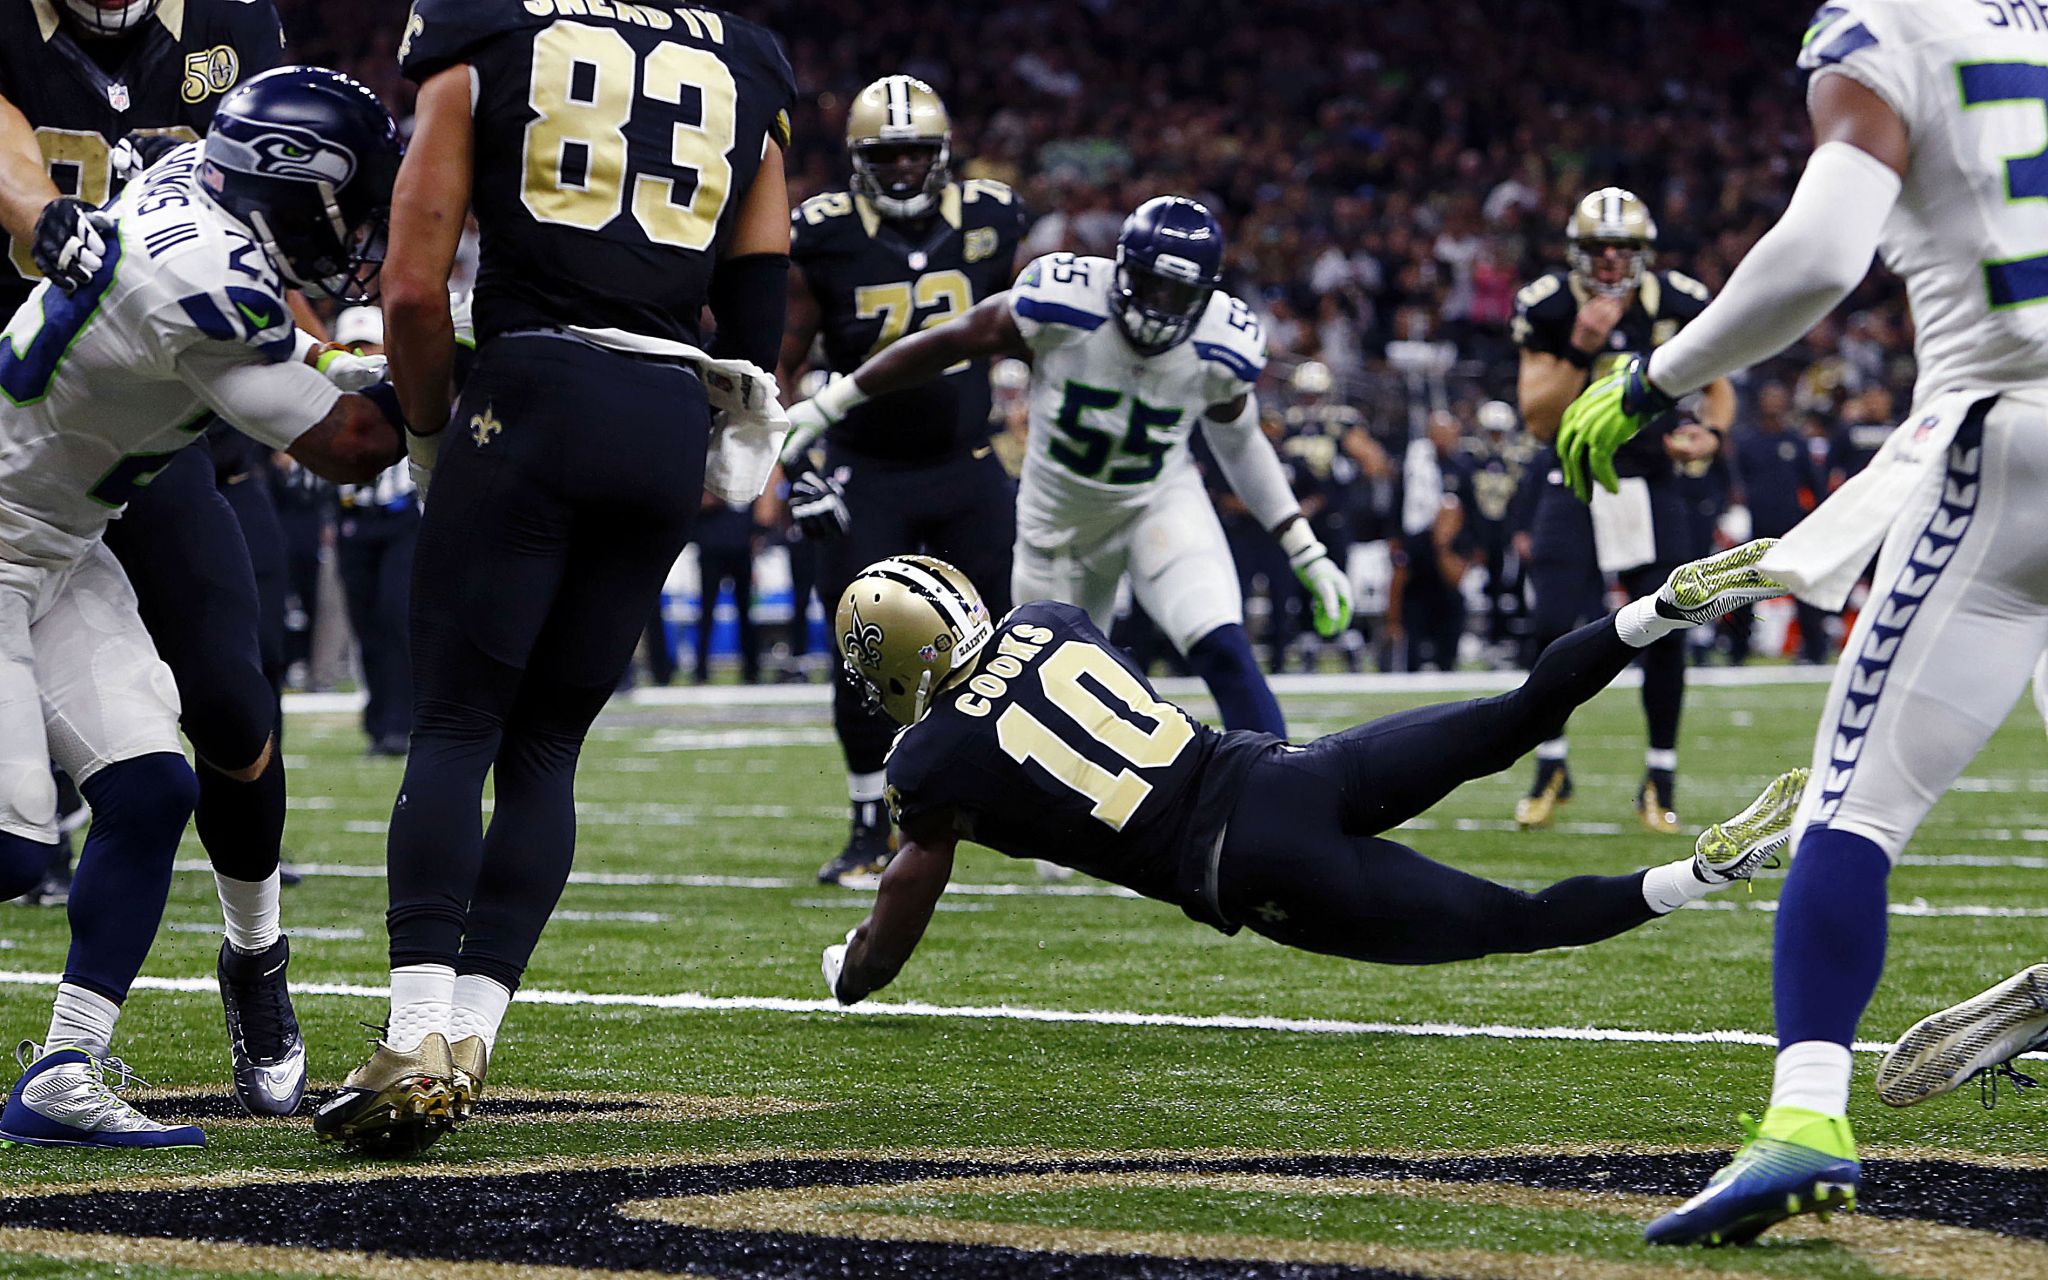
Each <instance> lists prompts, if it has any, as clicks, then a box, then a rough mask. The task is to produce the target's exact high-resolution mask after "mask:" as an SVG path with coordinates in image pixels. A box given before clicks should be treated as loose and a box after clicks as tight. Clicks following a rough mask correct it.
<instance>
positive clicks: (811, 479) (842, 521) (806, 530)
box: [789, 467, 853, 540]
mask: <svg viewBox="0 0 2048 1280" xmlns="http://www.w3.org/2000/svg"><path fill="white" fill-rule="evenodd" d="M789 514H790V515H791V516H793V517H794V518H795V519H796V527H797V530H798V532H800V533H802V534H803V535H804V537H806V538H810V539H813V540H815V539H819V538H837V537H840V536H841V535H843V534H844V533H845V532H846V531H847V530H848V529H850V528H852V527H853V517H852V515H850V514H849V513H848V512H847V510H846V490H845V489H844V488H842V487H841V486H840V483H839V482H838V481H837V480H834V479H833V478H832V477H830V476H827V475H820V474H819V473H818V472H817V471H816V470H815V469H813V468H810V467H806V468H804V470H803V471H802V472H801V473H800V474H799V475H798V476H797V478H796V479H795V480H793V481H791V482H790V486H789Z"/></svg>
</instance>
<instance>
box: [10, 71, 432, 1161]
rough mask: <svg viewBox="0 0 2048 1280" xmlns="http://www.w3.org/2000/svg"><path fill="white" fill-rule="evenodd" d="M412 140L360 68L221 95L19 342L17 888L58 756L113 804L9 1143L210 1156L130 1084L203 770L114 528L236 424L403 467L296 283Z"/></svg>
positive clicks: (362, 212)
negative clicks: (133, 1028) (195, 767)
mask: <svg viewBox="0 0 2048 1280" xmlns="http://www.w3.org/2000/svg"><path fill="white" fill-rule="evenodd" d="M398 155H399V143H398V133H397V128H396V126H395V125H393V123H392V121H391V117H390V116H389V115H388V114H387V113H386V112H385V110H384V108H383V107H382V106H381V105H379V104H378V102H377V99H376V97H375V95H373V94H372V93H371V92H370V91H369V90H368V89H366V88H364V87H363V86H362V85H360V84H357V83H356V82H355V81H353V80H351V79H349V78H348V77H346V76H343V75H341V74H340V73H338V72H333V71H326V70H322V69H320V68H312V67H285V68H280V69H278V70H276V71H273V72H269V73H267V74H265V75H263V76H259V77H256V78H255V79H252V80H250V81H249V82H248V83H247V84H246V85H244V86H243V87H242V88H240V89H238V90H236V91H235V92H234V93H233V94H231V95H230V96H229V97H228V98H227V99H226V100H225V101H223V102H222V104H221V106H220V109H219V112H218V113H217V115H216V117H215V123H214V129H213V132H212V134H211V135H210V136H209V137H208V139H207V140H206V141H205V142H204V143H198V144H188V145H186V146H184V147H181V148H179V149H178V150H176V151H174V152H172V153H171V154H170V155H169V156H168V157H166V158H165V159H164V160H163V161H162V162H161V163H159V164H158V165H157V166H156V167H155V168H153V169H151V170H150V171H149V172H148V174H147V175H145V176H144V178H143V179H142V180H141V181H139V182H137V183H135V184H133V185H131V186H130V188H129V189H128V191H127V192H126V193H124V194H123V195H122V197H121V198H120V199H119V200H117V201H116V202H115V203H114V204H113V205H111V206H110V207H109V208H108V210H107V215H108V216H107V219H106V220H105V221H104V222H103V223H102V226H103V229H104V232H105V236H104V248H103V253H102V255H101V260H100V261H99V262H98V264H97V266H96V267H95V269H94V270H93V272H92V274H91V276H90V278H89V279H88V280H87V281H86V282H85V283H84V284H83V285H82V286H80V287H79V288H78V289H77V291H76V292H73V293H68V294H67V293H65V292H63V291H62V290H60V289H59V288H58V287H57V286H56V285H54V284H51V283H44V284H43V285H41V286H39V287H38V288H37V289H36V291H35V292H34V293H33V294H31V295H30V297H29V299H28V301H27V302H25V303H23V304H22V306H21V309H20V310H18V311H16V312H15V314H14V318H13V320H12V322H11V323H10V324H9V325H8V328H7V331H6V334H5V336H4V338H0V395H4V399H0V898H6V897H11V896H13V895H14V894H16V893H18V892H20V891H21V890H22V889H24V888H26V887H28V886H29V885H30V884H33V883H34V882H35V880H36V879H37V878H38V877H39V876H40V875H41V874H42V869H43V867H44V866H45V865H47V863H48V862H49V846H50V845H51V844H52V843H54V842H55V840H56V838H57V827H56V822H55V811H56V789H55V786H54V784H53V783H52V782H51V779H50V769H49V762H50V761H51V760H53V759H54V760H55V761H56V762H57V763H58V764H59V765H60V766H62V767H63V769H64V771H65V772H66V773H68V774H69V775H70V776H71V777H72V778H74V779H76V780H77V782H78V786H79V790H80V791H81V792H83V793H84V795H85V798H86V799H87V800H88V801H89V802H90V803H91V805H92V808H93V823H92V832H91V835H90V836H89V838H88V839H87V841H86V845H85V850H84V853H83V855H82V856H81V858H80V861H79V867H78V873H77V877H76V880H75V881H74V885H73V888H72V893H71V903H70V918H71V922H72V943H71V952H70V955H69V957H68V959H67V961H66V963H65V971H64V978H63V981H62V983H61V984H60V985H59V986H58V988H57V997H56V1007H55V1012H54V1014H53V1016H52V1018H51V1021H50V1028H49V1033H48V1035H47V1036H46V1037H45V1039H44V1041H43V1043H42V1044H41V1045H40V1046H35V1045H33V1044H30V1045H29V1046H27V1047H26V1048H25V1049H24V1051H23V1053H22V1055H21V1056H22V1058H23V1066H24V1067H25V1071H24V1072H23V1074H22V1076H21V1078H20V1080H19V1081H18V1082H17V1083H16V1084H15V1086H14V1088H13V1090H12V1091H11V1093H10V1094H9V1096H8V1098H7V1102H6V1107H5V1110H4V1112H0V1144H5V1143H23V1144H28V1145H36V1146H95V1147H179V1146H198V1145H203V1142H204V1139H203V1137H202V1136H201V1134H200V1132H199V1130H197V1129H196V1128H193V1127H192V1126H189V1125H180V1126H166V1125H161V1124H158V1123H156V1122H154V1121H151V1120H149V1119H148V1118H146V1117H144V1116H143V1115H141V1114H140V1113H139V1112H137V1111H135V1110H134V1109H133V1108H132V1107H129V1106H128V1105H127V1104H126V1103H124V1102H122V1101H121V1100H120V1099H119V1098H117V1097H116V1096H115V1095H114V1094H113V1092H112V1091H111V1089H110V1087H109V1081H108V1067H107V1065H106V1064H109V1063H111V1062H114V1061H116V1060H113V1059H110V1058H109V1057H108V1054H109V1047H110V1042H111V1041H112V1038H113V1033H114V1024H115V1021H116V1019H117V1018H118V1017H119V1015H120V1011H121V1004H122V1002H123V1001H124V1000H125V999H126V997H127V994H128V990H129V987H130V985H131V984H132V983H133V981H134V979H135V975H136V974H137V972H139V971H140V969H141V967H142V962H143V959H144V958H145V957H146V956H147V954H148V952H149V946H150V943H151V941H152V940H153V939H154V938H155V936H156V932H157V926H158V924H159V923H160V922H161V920H162V916H163V908H164V901H165V899H166V897H167V895H168V894H169V891H170V878H171V861H172V857H173V855H174V854H175V853H176V851H177V847H178V840H179V837H180V835H181V834H182V833H183V831H184V827H185V822H186V819H187V818H189V817H190V816H191V813H192V807H193V803H194V799H195V796H196V794H197V787H198V784H197V782H196V780H195V779H194V777H193V774H192V770H191V767H190V766H189V765H187V764H186V762H185V757H184V755H183V753H182V752H181V750H180V748H179V742H178V697H177V690H176V687H175V685H174V684H173V682H172V679H171V675H170V671H169V669H168V668H167V667H166V666H165V665H164V664H163V662H162V661H160V660H159V659H158V657H157V654H156V650H155V648H154V647H153V646H152V645H151V643H150V639H149V633H148V632H147V631H145V630H144V629H143V625H142V619H141V617H140V616H139V615H138V613H137V611H136V604H135V595H134V592H133V591H132V589H131V588H130V587H129V584H128V579H127V578H126V576H124V575H123V573H122V571H121V568H120V566H119V564H118V563H116V561H115V560H114V558H113V556H112V554H111V553H110V552H109V551H108V550H107V549H106V547H105V546H104V545H103V543H102V542H101V540H100V539H101V535H102V534H103V533H104V532H105V529H106V526H107V522H108V521H109V520H110V519H113V518H115V517H117V516H118V515H119V513H120V510H121V507H122V505H123V504H124V503H125V502H126V501H127V500H128V498H129V497H130V496H131V495H132V494H133V493H134V492H135V490H136V488H137V487H139V486H141V485H143V484H147V483H148V481H149V478H150V476H152V475H153V474H155V472H156V471H157V470H158V469H159V468H161V467H162V466H164V465H165V464H166V463H167V462H168V461H169V460H170V458H171V457H172V456H173V454H174V453H175V451H176V450H177V449H179V448H180V447H182V446H183V445H185V444H186V443H188V442H189V441H190V440H191V438H192V436H193V434H194V433H195V432H197V431H198V430H199V429H200V428H201V427H203V426H204V425H205V424H206V422H207V421H208V420H209V419H210V418H211V416H212V415H213V414H215V413H218V414H220V415H221V416H222V417H225V418H227V419H229V420H230V421H232V422H234V423H235V424H236V425H238V426H239V427H241V428H242V429H243V430H245V431H247V432H249V433H250V434H251V435H253V436H255V437H256V438H257V439H259V440H261V441H263V442H264V443H266V444H268V445H270V446H271V447H273V448H277V449H283V450H286V451H288V452H290V453H291V454H292V455H293V456H294V457H296V458H297V459H299V460H300V461H301V462H303V463H304V464H305V465H306V466H308V467H309V468H311V469H312V470H314V471H317V472H319V473H320V474H322V475H325V476H327V477H329V478H331V479H335V480H341V481H362V480H367V479H369V478H371V477H373V476H374V475H376V473H377V472H378V471H379V470H381V469H382V468H383V467H384V466H386V465H388V464H389V463H391V462H392V461H394V460H395V459H397V458H398V457H399V456H401V453H402V445H401V438H400V433H399V428H398V426H397V425H395V424H396V423H397V421H398V414H397V409H396V403H397V402H396V398H395V397H394V396H393V395H392V394H391V391H390V388H389V387H388V386H375V387H372V388H370V389H369V390H368V391H367V392H366V394H363V395H344V394H343V393H342V392H341V391H340V390H339V389H338V388H337V386H336V385H335V383H334V382H332V381H330V380H329V379H328V378H326V377H323V376H321V374H320V373H317V372H315V371H314V369H313V368H310V367H308V364H309V363H312V362H315V361H317V360H318V359H319V357H320V356H321V355H323V354H325V353H323V352H320V351H318V350H316V348H315V346H314V343H313V340H312V339H311V338H303V337H300V336H299V335H298V334H297V332H296V330H295V329H294V327H293V324H292V320H291V315H290V312H289V311H287V310H286V308H285V305H284V300H283V296H282V291H283V288H284V287H285V285H287V284H290V285H295V286H299V287H312V288H314V289H319V288H322V287H323V286H334V287H339V285H340V283H341V280H342V278H344V277H350V276H352V275H353V274H354V273H355V271H356V269H357V268H358V267H359V266H361V265H363V264H361V263H360V262H359V256H360V249H361V245H362V243H363V242H364V241H365V240H367V239H373V238H374V237H373V236H371V235H369V234H368V233H369V232H370V231H371V230H372V229H373V226H374V224H378V223H381V221H382V218H383V216H384V210H385V209H386V207H388V205H389V202H390V193H391V182H392V178H393V176H394V174H395V173H396V171H397V164H398ZM349 363H350V365H351V367H352V368H356V369H358V371H359V368H360V365H361V364H362V362H360V361H351V362H349ZM300 1070H303V1068H300ZM119 1072H120V1069H119V1068H115V1069H114V1074H116V1075H118V1074H119Z"/></svg>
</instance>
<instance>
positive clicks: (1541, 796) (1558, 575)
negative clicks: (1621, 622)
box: [1515, 530, 1604, 830]
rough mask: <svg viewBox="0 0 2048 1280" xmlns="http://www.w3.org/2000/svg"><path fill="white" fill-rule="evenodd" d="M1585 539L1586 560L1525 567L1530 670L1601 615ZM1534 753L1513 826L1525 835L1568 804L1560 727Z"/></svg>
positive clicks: (1566, 753) (1550, 560)
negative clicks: (1533, 770) (1560, 642)
mask: <svg viewBox="0 0 2048 1280" xmlns="http://www.w3.org/2000/svg"><path fill="white" fill-rule="evenodd" d="M1561 536H1563V535H1562V534H1560V533H1558V532H1555V531H1553V532H1551V533H1550V535H1549V537H1550V539H1551V540H1552V541H1553V542H1554V541H1556V540H1557V539H1558V538H1559V537H1561ZM1585 536H1586V546H1587V558H1586V559H1584V560H1570V559H1560V558H1557V557H1554V556H1550V557H1545V558H1542V559H1537V560H1535V561H1533V562H1531V564H1530V565H1529V569H1528V573H1527V575H1526V581H1527V583H1528V590H1529V638H1530V643H1531V645H1532V647H1533V653H1532V655H1531V657H1530V659H1529V665H1530V666H1531V667H1534V666H1535V664H1536V659H1537V658H1538V657H1539V656H1540V655H1542V654H1543V653H1545V652H1547V651H1548V650H1549V648H1550V646H1551V645H1552V644H1555V643H1556V642H1557V641H1558V640H1560V639H1562V638H1563V637H1564V636H1566V635H1569V634H1570V633H1571V632H1572V631H1573V630H1574V629H1576V628H1577V627H1579V626H1580V625H1581V624H1583V623H1584V622H1586V621H1587V620H1588V619H1591V618H1597V617H1598V616H1599V615H1600V613H1601V612H1602V609H1601V595H1602V592H1603V590H1604V588H1603V587H1602V585H1601V581H1600V573H1599V570H1597V569H1596V568H1594V567H1593V562H1592V559H1591V554H1592V552H1591V547H1592V533H1591V532H1590V530H1589V531H1588V532H1587V533H1586V535H1585ZM1535 751H1536V774H1535V778H1534V780H1533V781H1532V782H1531V783H1530V785H1529V791H1528V794H1526V795H1524V796H1523V797H1522V798H1521V799H1519V800H1517V801H1516V802H1515V823H1516V825H1517V826H1520V827H1522V828H1523V829H1524V830H1528V829H1530V828H1535V827H1547V826H1549V825H1550V824H1551V823H1552V822H1554V821H1555V820H1556V817H1557V806H1559V805H1560V804H1563V803H1565V802H1566V801H1568V800H1570V799H1571V798H1572V775H1571V765H1570V762H1569V760H1570V744H1569V743H1568V742H1567V741H1566V738H1565V731H1564V725H1563V724H1559V725H1558V727H1557V732H1556V733H1555V734H1553V735H1551V736H1550V737H1548V738H1546V739H1544V740H1543V741H1542V742H1539V743H1537V744H1536V748H1535Z"/></svg>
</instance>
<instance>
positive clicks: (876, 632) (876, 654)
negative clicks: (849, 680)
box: [843, 605, 882, 667]
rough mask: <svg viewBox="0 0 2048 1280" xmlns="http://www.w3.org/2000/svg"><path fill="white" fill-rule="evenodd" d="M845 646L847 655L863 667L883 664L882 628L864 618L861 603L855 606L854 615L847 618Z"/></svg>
mask: <svg viewBox="0 0 2048 1280" xmlns="http://www.w3.org/2000/svg"><path fill="white" fill-rule="evenodd" d="M843 647H844V648H845V650H846V653H847V655H848V656H849V657H851V658H853V659H854V661H856V662H858V663H859V664H860V665H861V666H863V667H879V666H881V665H882V628H881V627H880V626H879V625H878V624H876V623H873V622H868V621H866V620H865V619H863V618H862V617H861V616H860V606H859V605H855V606H853V613H852V616H851V617H849V618H848V619H847V623H846V639H845V643H844V646H843Z"/></svg>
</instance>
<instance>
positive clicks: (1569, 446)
mask: <svg viewBox="0 0 2048 1280" xmlns="http://www.w3.org/2000/svg"><path fill="white" fill-rule="evenodd" d="M1647 363H1648V362H1647V361H1645V360H1644V359H1643V358H1642V357H1641V356H1632V357H1630V358H1629V359H1628V360H1627V361H1626V362H1624V363H1623V364H1621V365H1620V366H1618V367H1617V368H1616V369H1615V370H1614V372H1612V373H1610V374H1608V375H1607V376H1606V377H1604V378H1602V379H1600V380H1599V381H1598V382H1595V383H1594V384H1593V385H1592V386H1590V387H1587V388H1586V389H1585V390H1584V391H1581V392H1580V393H1579V398H1578V399H1576V400H1574V401H1572V402H1571V403H1570V404H1568V405H1566V406H1565V409H1564V421H1563V422H1561V423H1559V424H1558V428H1557V461H1558V465H1559V467H1560V468H1561V469H1562V470H1563V471H1564V482H1565V484H1566V485H1567V486H1568V487H1569V488H1570V489H1571V491H1572V492H1573V493H1575V494H1577V495H1578V496H1579V501H1581V502H1591V501H1592V500H1593V482H1594V481H1596V480H1597V481H1599V482H1600V487H1601V488H1603V489H1605V490H1607V492H1609V493H1615V492H1618V491H1619V490H1620V488H1621V478H1620V477H1619V476H1617V475H1616V474H1615V472H1614V453H1615V450H1617V449H1619V448H1621V446H1622V445H1623V444H1625V443H1627V442H1628V440H1629V438H1630V437H1631V436H1633V435H1635V434H1636V432H1638V431H1641V430H1642V429H1643V428H1644V427H1645V426H1647V425H1648V424H1649V423H1650V422H1651V420H1653V419H1655V418H1659V417H1662V416H1663V415H1664V414H1666V413H1668V412H1670V411H1671V409H1672V408H1673V407H1674V406H1675V405H1676V404H1677V401H1675V400H1673V399H1672V398H1671V397H1670V396H1668V395H1665V394H1664V393H1663V392H1662V391H1659V390H1658V389H1657V387H1656V386H1655V385H1654V384H1653V383H1651V381H1650V378H1649V374H1648V372H1647V368H1646V366H1647Z"/></svg>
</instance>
